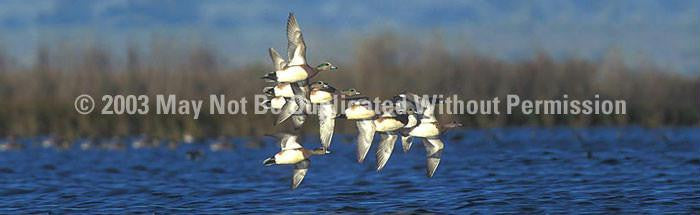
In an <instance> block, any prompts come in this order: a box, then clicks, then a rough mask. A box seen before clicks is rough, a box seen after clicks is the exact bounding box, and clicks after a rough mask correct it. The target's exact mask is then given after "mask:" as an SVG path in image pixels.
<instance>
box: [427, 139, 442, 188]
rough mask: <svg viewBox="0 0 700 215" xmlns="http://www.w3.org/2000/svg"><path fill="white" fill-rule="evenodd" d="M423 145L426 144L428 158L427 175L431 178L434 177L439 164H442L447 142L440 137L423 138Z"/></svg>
mask: <svg viewBox="0 0 700 215" xmlns="http://www.w3.org/2000/svg"><path fill="white" fill-rule="evenodd" d="M423 145H425V152H426V156H427V157H428V159H427V162H426V163H427V172H426V175H427V176H428V177H429V178H430V177H433V174H434V173H435V169H437V167H438V164H440V157H441V156H442V150H443V149H444V148H445V144H444V143H442V140H440V139H439V138H431V139H425V138H424V139H423Z"/></svg>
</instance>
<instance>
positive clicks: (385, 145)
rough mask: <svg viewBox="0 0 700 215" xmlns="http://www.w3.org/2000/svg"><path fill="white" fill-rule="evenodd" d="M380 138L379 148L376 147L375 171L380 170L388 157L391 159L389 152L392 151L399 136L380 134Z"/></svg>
mask: <svg viewBox="0 0 700 215" xmlns="http://www.w3.org/2000/svg"><path fill="white" fill-rule="evenodd" d="M380 137H381V138H382V139H381V141H380V142H379V147H377V171H380V170H382V169H383V168H384V165H386V162H387V161H388V160H389V157H391V152H393V151H394V144H395V143H396V139H398V137H399V135H396V134H389V133H381V135H380Z"/></svg>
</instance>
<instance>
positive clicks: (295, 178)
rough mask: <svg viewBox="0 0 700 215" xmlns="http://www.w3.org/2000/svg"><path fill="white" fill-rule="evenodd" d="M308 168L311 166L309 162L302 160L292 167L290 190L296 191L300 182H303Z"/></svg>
mask: <svg viewBox="0 0 700 215" xmlns="http://www.w3.org/2000/svg"><path fill="white" fill-rule="evenodd" d="M309 166H311V161H309V160H308V159H307V160H303V161H301V162H299V163H297V164H295V165H294V170H293V172H294V174H293V175H292V189H297V187H299V184H301V181H302V180H304V176H306V172H307V171H309Z"/></svg>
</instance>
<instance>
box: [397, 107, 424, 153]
mask: <svg viewBox="0 0 700 215" xmlns="http://www.w3.org/2000/svg"><path fill="white" fill-rule="evenodd" d="M391 102H392V103H393V104H394V111H395V112H396V113H397V114H401V115H405V116H406V119H407V122H406V124H405V125H404V126H403V128H401V129H399V130H398V134H399V135H400V136H401V148H402V149H403V152H404V153H408V151H409V150H410V149H411V145H412V144H413V138H412V137H411V136H410V135H408V132H409V131H410V130H411V129H413V128H414V127H416V126H417V125H418V115H417V113H416V104H415V103H414V102H412V101H410V100H408V99H406V95H405V94H403V93H402V94H399V95H397V96H394V97H393V98H392V99H391Z"/></svg>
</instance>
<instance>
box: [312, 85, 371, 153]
mask: <svg viewBox="0 0 700 215" xmlns="http://www.w3.org/2000/svg"><path fill="white" fill-rule="evenodd" d="M310 88H311V93H310V95H309V99H310V102H311V103H312V104H315V105H317V107H318V109H317V114H318V122H319V135H320V137H321V146H323V148H325V149H328V148H330V146H331V139H333V131H334V130H335V117H336V114H337V111H336V103H335V102H334V99H335V98H340V99H343V98H346V97H349V96H356V95H359V94H360V92H358V91H357V90H355V89H354V88H350V89H347V90H342V91H339V90H336V89H335V88H334V87H332V86H331V85H329V84H328V83H325V82H323V81H318V82H316V83H314V84H312V85H311V87H310Z"/></svg>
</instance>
